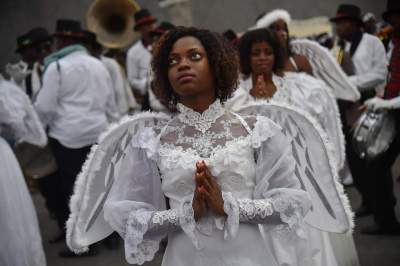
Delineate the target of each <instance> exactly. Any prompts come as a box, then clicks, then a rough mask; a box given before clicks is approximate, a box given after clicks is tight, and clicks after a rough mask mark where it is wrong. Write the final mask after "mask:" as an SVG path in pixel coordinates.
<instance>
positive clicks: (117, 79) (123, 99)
mask: <svg viewBox="0 0 400 266" xmlns="http://www.w3.org/2000/svg"><path fill="white" fill-rule="evenodd" d="M100 60H101V62H103V64H104V66H105V67H106V68H107V70H108V72H109V73H110V77H111V82H112V88H113V94H114V98H115V103H116V105H115V111H116V112H117V113H118V115H119V117H122V116H124V115H126V114H128V111H129V110H130V109H134V108H139V105H138V104H137V102H136V100H135V98H134V97H133V94H132V91H131V89H130V87H129V86H126V85H127V84H126V78H125V77H124V75H123V74H122V70H121V67H120V66H119V65H118V63H117V61H116V60H115V59H113V58H110V57H106V56H102V57H101V58H100Z"/></svg>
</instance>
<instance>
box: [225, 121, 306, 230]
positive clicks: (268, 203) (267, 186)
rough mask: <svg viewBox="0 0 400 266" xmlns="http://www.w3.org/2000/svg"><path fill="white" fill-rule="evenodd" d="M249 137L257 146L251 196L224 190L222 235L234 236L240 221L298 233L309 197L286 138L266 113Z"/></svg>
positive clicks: (254, 145) (255, 146)
mask: <svg viewBox="0 0 400 266" xmlns="http://www.w3.org/2000/svg"><path fill="white" fill-rule="evenodd" d="M252 141H253V147H254V148H255V149H256V150H257V164H256V182H257V184H256V187H255V191H254V198H253V199H235V198H234V197H233V196H232V194H231V193H223V198H224V209H225V212H226V213H227V215H228V217H227V224H226V228H225V233H226V234H225V235H226V236H230V237H234V236H235V235H236V233H237V228H238V224H239V222H246V223H256V224H264V225H266V226H268V225H272V226H278V227H279V230H283V231H288V232H295V233H298V232H297V229H298V227H299V226H300V224H302V220H303V217H304V216H305V215H306V213H307V212H308V210H309V209H310V207H311V201H310V199H309V196H308V194H307V192H305V191H303V190H301V188H300V183H299V181H298V179H297V178H296V177H295V174H294V169H295V161H294V158H293V156H292V154H291V146H290V144H289V141H288V140H287V139H286V137H285V136H284V135H283V133H282V132H281V129H280V128H279V127H278V126H277V125H276V124H274V123H273V122H272V121H270V120H269V119H267V118H265V117H258V118H257V122H256V124H255V127H254V130H253V135H252Z"/></svg>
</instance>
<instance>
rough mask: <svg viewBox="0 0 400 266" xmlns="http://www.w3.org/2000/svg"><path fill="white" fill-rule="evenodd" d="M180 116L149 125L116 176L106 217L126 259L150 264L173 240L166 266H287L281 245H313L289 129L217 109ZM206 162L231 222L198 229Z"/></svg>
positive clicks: (215, 221) (205, 222) (208, 221)
mask: <svg viewBox="0 0 400 266" xmlns="http://www.w3.org/2000/svg"><path fill="white" fill-rule="evenodd" d="M178 109H179V114H178V115H177V116H175V117H174V118H173V119H172V120H170V121H169V122H168V123H166V124H160V125H157V126H155V127H145V126H143V127H142V128H141V130H139V133H138V134H137V135H136V136H134V137H133V138H132V140H131V141H130V145H129V146H128V149H129V150H128V152H127V153H126V155H125V158H124V159H123V162H122V163H121V166H120V168H119V169H118V170H116V171H117V173H118V175H117V176H116V178H115V179H116V180H115V183H114V185H113V188H112V190H111V192H110V195H109V197H108V199H107V201H106V203H105V206H104V217H105V219H106V221H107V222H108V223H109V224H110V225H111V226H112V228H113V229H114V230H116V231H118V232H119V234H120V235H122V236H123V237H124V239H125V254H126V259H127V260H128V262H130V263H137V264H142V263H144V262H145V261H149V260H151V259H152V258H153V257H154V254H155V252H156V251H157V250H158V245H159V242H160V240H161V239H162V238H164V237H165V236H168V246H167V249H166V251H165V255H164V258H163V264H162V265H164V266H187V265H191V266H200V265H213V266H233V265H237V266H239V265H240V266H242V265H248V266H261V265H263V266H265V265H267V266H269V265H280V264H279V263H278V261H277V257H276V254H275V252H274V250H273V246H272V245H273V244H274V243H276V242H282V243H285V245H287V246H286V247H287V248H289V247H290V245H295V243H296V244H297V243H301V242H302V241H294V240H298V239H301V237H303V236H304V234H303V233H302V226H301V224H302V218H303V217H304V215H305V214H306V213H307V211H308V209H309V208H310V205H311V203H310V199H309V197H308V194H307V193H306V192H304V191H303V190H301V189H300V184H299V181H298V180H297V178H296V177H295V176H294V166H295V162H294V159H293V157H292V155H291V149H290V146H289V142H288V140H287V139H286V138H285V137H284V135H283V134H282V133H281V130H280V127H279V126H277V125H276V124H274V123H273V122H272V121H270V120H269V119H267V118H265V117H246V118H242V117H240V116H238V115H236V114H233V113H230V112H228V111H226V110H225V109H224V108H223V107H222V106H221V104H220V103H219V101H218V100H217V101H216V102H215V103H213V104H212V105H211V106H210V107H209V109H208V110H206V111H205V112H203V113H202V114H200V113H197V112H195V111H193V110H191V109H189V108H187V107H185V106H183V105H180V104H179V105H178ZM200 160H204V161H205V162H206V164H207V165H208V166H209V168H210V170H211V172H212V174H213V175H214V176H215V177H216V179H217V182H218V183H219V185H220V187H221V190H222V194H223V198H224V210H225V212H226V214H227V218H221V217H216V216H214V215H213V214H212V213H211V212H210V213H208V215H207V217H204V218H202V219H201V220H200V221H199V222H197V223H196V222H195V221H194V218H193V209H192V198H193V192H194V189H195V181H194V174H195V171H196V168H195V164H196V162H197V161H200ZM166 199H167V200H168V202H169V206H170V208H169V209H167V208H166V203H165V201H166ZM259 224H261V225H262V226H263V227H265V229H266V230H263V232H266V234H267V235H268V237H270V239H271V243H272V244H271V245H269V244H268V243H266V242H265V241H264V239H263V237H262V236H261V233H260V229H259ZM283 246H284V245H283ZM292 259H293V260H295V257H294V256H293V258H292ZM293 265H297V264H293Z"/></svg>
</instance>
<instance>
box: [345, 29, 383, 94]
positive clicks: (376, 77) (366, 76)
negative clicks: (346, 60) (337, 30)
mask: <svg viewBox="0 0 400 266" xmlns="http://www.w3.org/2000/svg"><path fill="white" fill-rule="evenodd" d="M346 46H347V47H348V48H349V46H350V43H347V44H346ZM352 60H353V64H354V68H355V69H354V70H355V75H353V76H350V81H351V82H352V83H353V84H354V85H355V86H356V87H357V88H358V89H359V90H360V91H364V90H366V89H371V88H375V89H376V88H378V87H379V86H382V84H385V82H386V77H387V71H388V68H387V65H388V61H387V57H386V51H385V47H384V46H383V44H382V42H381V40H379V39H378V38H377V37H375V36H373V35H371V34H368V33H363V35H362V39H361V41H360V43H359V44H358V47H357V49H356V51H355V53H354V54H353V56H352Z"/></svg>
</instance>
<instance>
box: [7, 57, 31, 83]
mask: <svg viewBox="0 0 400 266" xmlns="http://www.w3.org/2000/svg"><path fill="white" fill-rule="evenodd" d="M6 72H7V73H8V74H9V75H10V76H11V77H12V78H13V79H14V81H15V82H16V83H17V84H20V83H21V82H22V81H23V80H24V79H25V78H26V76H28V75H29V73H30V72H31V71H30V70H28V64H27V63H25V62H24V61H19V62H18V63H16V64H10V63H8V64H7V65H6Z"/></svg>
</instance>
